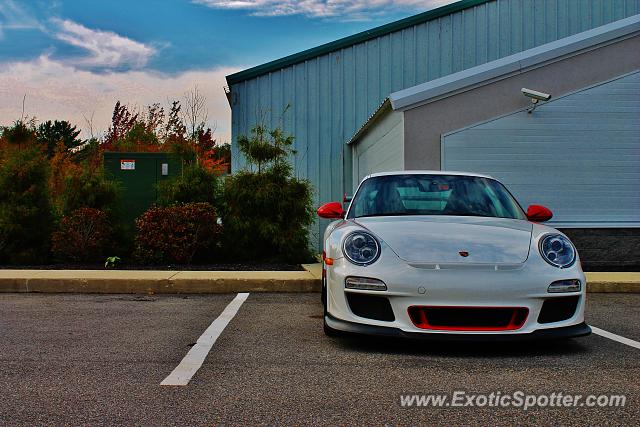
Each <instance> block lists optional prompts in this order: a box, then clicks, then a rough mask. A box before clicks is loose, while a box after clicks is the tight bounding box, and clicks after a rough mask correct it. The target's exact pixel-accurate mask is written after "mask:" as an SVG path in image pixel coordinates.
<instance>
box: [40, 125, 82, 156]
mask: <svg viewBox="0 0 640 427" xmlns="http://www.w3.org/2000/svg"><path fill="white" fill-rule="evenodd" d="M79 135H80V131H79V130H78V129H77V128H76V126H72V125H71V123H69V122H67V121H65V120H55V121H53V122H52V121H51V120H47V121H46V122H44V123H41V124H40V125H39V126H38V128H37V129H36V140H37V142H38V143H39V144H41V145H42V146H44V147H45V149H46V152H47V157H49V158H51V157H52V156H53V154H54V152H55V150H56V146H57V145H58V143H59V142H62V143H63V144H64V147H65V148H66V149H67V150H69V149H72V148H76V147H79V146H80V145H82V144H83V141H82V139H79V138H78V136H79Z"/></svg>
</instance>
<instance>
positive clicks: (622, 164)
mask: <svg viewBox="0 0 640 427" xmlns="http://www.w3.org/2000/svg"><path fill="white" fill-rule="evenodd" d="M442 153H443V159H442V164H443V169H448V170H463V171H473V172H480V173H486V174H489V175H492V176H494V177H495V178H497V179H499V180H501V181H502V182H503V183H504V184H505V185H507V187H509V189H510V190H511V191H512V192H513V193H514V195H515V196H516V198H517V199H518V200H519V201H520V202H521V203H522V204H523V205H524V206H527V205H529V204H534V203H539V204H543V205H545V206H547V207H549V208H550V209H551V210H552V211H553V212H554V218H553V220H552V221H551V222H550V224H552V225H554V224H555V225H557V226H562V227H589V226H605V227H610V226H619V227H623V226H640V191H639V190H638V185H639V184H640V72H636V73H634V74H631V75H628V76H625V77H622V78H619V79H617V80H613V81H611V82H608V83H604V84H602V85H599V86H596V87H593V88H590V89H586V90H584V91H580V92H577V93H574V94H571V95H568V96H565V97H563V98H559V99H557V100H555V101H551V102H549V103H547V104H544V105H542V106H540V107H538V108H537V109H536V110H535V111H534V113H533V114H528V113H526V112H520V113H515V114H512V115H509V116H506V117H503V118H500V119H497V120H493V121H491V122H487V123H484V124H481V125H477V126H473V127H470V128H468V129H465V130H461V131H459V132H456V133H452V134H449V135H446V136H445V137H443V150H442Z"/></svg>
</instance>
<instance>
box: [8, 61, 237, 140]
mask: <svg viewBox="0 0 640 427" xmlns="http://www.w3.org/2000/svg"><path fill="white" fill-rule="evenodd" d="M236 71H239V70H238V69H235V68H214V69H210V70H199V71H186V72H184V73H181V74H177V75H167V74H161V73H156V72H152V71H144V70H129V71H122V72H108V73H95V72H92V71H89V70H82V69H78V68H76V67H74V66H73V65H70V64H68V63H65V62H61V61H57V60H54V59H52V58H50V57H49V56H46V55H42V56H40V57H39V58H37V59H35V60H32V61H20V62H12V63H7V64H1V65H0V124H2V125H7V124H10V123H12V122H13V121H14V120H16V119H17V118H19V117H20V115H21V110H22V97H23V96H24V95H25V94H26V96H27V98H26V108H25V113H26V114H27V115H29V116H36V117H37V119H39V120H40V121H44V120H49V119H59V120H69V121H70V122H72V123H74V124H76V125H78V127H79V128H83V130H84V136H85V137H86V136H88V126H86V123H85V120H84V117H83V116H87V117H90V116H91V115H92V114H93V115H94V123H93V127H94V131H96V130H98V131H105V130H106V129H107V127H108V126H109V122H110V120H111V113H112V112H113V106H114V104H115V103H116V101H118V100H120V101H121V102H122V103H124V104H129V105H137V106H146V105H150V104H152V103H155V102H160V103H161V104H163V105H166V104H168V101H169V100H174V99H181V98H182V96H183V95H184V93H185V92H187V91H188V90H190V89H191V88H193V87H194V86H196V85H197V86H198V88H199V90H201V91H202V92H203V93H204V94H205V96H206V97H207V108H208V110H209V118H210V119H209V120H210V123H209V125H212V126H216V127H217V130H216V134H217V137H218V140H220V141H228V140H229V139H230V133H231V111H230V108H229V104H228V102H227V99H226V96H225V94H224V91H223V87H224V86H225V85H226V83H225V76H226V75H228V74H231V73H234V72H236Z"/></svg>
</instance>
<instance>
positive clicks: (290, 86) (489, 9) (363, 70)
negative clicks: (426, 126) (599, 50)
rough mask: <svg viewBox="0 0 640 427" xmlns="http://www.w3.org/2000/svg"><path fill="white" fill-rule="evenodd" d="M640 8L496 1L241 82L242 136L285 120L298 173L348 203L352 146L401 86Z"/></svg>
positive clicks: (237, 160) (235, 102) (627, 2)
mask: <svg viewBox="0 0 640 427" xmlns="http://www.w3.org/2000/svg"><path fill="white" fill-rule="evenodd" d="M639 12H640V0H495V1H490V2H487V3H484V4H481V5H478V6H475V7H472V8H469V9H465V10H463V11H460V12H456V13H454V14H452V15H449V16H445V17H442V18H438V19H435V20H432V21H429V22H426V23H423V24H420V25H416V26H414V27H411V28H407V29H404V30H402V31H397V32H394V33H390V34H387V35H384V36H382V37H379V38H377V39H373V40H369V41H367V42H365V43H360V44H357V45H354V46H350V47H347V48H344V49H341V50H339V51H336V52H332V53H330V54H327V55H323V56H320V57H317V58H314V59H311V60H308V61H305V62H303V63H299V64H296V65H293V66H290V67H287V68H284V69H281V70H280V71H277V72H272V73H269V74H267V75H263V76H260V77H257V78H254V79H251V80H247V81H244V82H241V83H238V84H234V85H232V87H231V91H232V133H233V141H235V138H237V136H238V135H241V134H248V133H249V132H250V129H251V128H252V127H253V126H254V125H255V123H256V122H257V121H258V120H260V119H263V120H264V121H265V122H266V124H268V125H270V126H277V125H279V124H281V123H282V124H283V125H284V129H285V130H286V131H287V132H291V133H292V134H293V135H295V137H296V149H297V150H298V154H297V156H296V158H295V159H294V164H295V166H296V173H297V174H298V175H299V176H301V177H306V178H309V179H310V180H311V181H312V182H313V183H314V185H315V186H316V188H317V191H318V193H317V195H316V199H317V201H323V202H324V201H328V200H338V199H340V198H341V195H342V193H343V191H344V189H343V183H344V182H348V180H349V178H350V174H351V171H349V170H347V171H345V170H344V167H343V164H344V162H345V161H344V160H345V159H344V151H343V150H344V147H343V144H344V143H345V142H346V141H347V140H349V138H350V137H351V136H353V134H354V133H355V132H356V130H357V129H358V128H359V127H360V126H361V125H362V124H363V123H364V122H365V121H366V119H367V118H368V117H369V116H370V115H371V114H372V113H373V112H374V111H375V109H376V108H377V106H378V105H380V103H381V102H382V101H383V99H385V98H386V97H387V96H388V95H389V94H390V93H391V92H395V91H398V90H401V89H405V88H407V87H411V86H414V85H416V84H419V83H423V82H425V81H428V80H433V79H435V78H438V77H442V76H443V75H447V74H450V73H454V72H457V71H460V70H462V69H465V68H470V67H473V66H476V65H479V64H483V63H485V62H488V61H492V60H494V59H497V58H501V57H504V56H507V55H510V54H513V53H516V52H520V51H522V50H525V49H529V48H532V47H535V46H538V45H541V44H544V43H547V42H549V41H553V40H556V39H558V38H562V37H565V36H567V35H571V34H575V33H578V32H581V31H585V30H587V29H590V28H593V27H597V26H600V25H603V24H606V23H609V22H612V21H615V20H618V19H621V18H624V17H627V16H631V15H634V14H638V13H639ZM287 105H290V106H291V109H290V110H289V112H288V113H286V114H284V116H283V115H282V112H283V110H284V109H285V107H286V106H287ZM232 150H233V164H232V168H233V169H234V170H237V169H239V168H241V167H242V166H243V159H242V158H241V157H240V156H239V155H238V152H237V147H236V145H235V144H233V145H232ZM345 173H346V174H347V175H348V177H345ZM325 225H326V222H322V224H316V226H314V228H313V230H312V234H313V235H314V236H318V235H320V232H321V230H322V229H324V226H325Z"/></svg>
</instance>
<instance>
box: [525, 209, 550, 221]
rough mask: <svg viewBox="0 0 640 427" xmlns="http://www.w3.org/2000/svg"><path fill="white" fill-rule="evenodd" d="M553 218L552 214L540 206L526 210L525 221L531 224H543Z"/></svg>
mask: <svg viewBox="0 0 640 427" xmlns="http://www.w3.org/2000/svg"><path fill="white" fill-rule="evenodd" d="M551 218H553V212H551V211H550V210H549V209H547V208H545V207H544V206H541V205H531V206H529V207H528V208H527V219H528V220H529V221H533V222H545V221H549V220H550V219H551Z"/></svg>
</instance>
